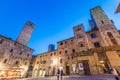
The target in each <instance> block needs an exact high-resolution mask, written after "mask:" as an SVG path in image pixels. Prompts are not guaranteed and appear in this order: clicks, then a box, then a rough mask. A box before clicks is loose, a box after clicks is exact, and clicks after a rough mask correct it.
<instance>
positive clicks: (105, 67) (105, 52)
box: [32, 6, 120, 77]
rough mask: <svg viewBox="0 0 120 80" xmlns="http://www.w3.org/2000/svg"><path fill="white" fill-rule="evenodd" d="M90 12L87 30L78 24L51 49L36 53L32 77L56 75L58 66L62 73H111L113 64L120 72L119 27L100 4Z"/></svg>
mask: <svg viewBox="0 0 120 80" xmlns="http://www.w3.org/2000/svg"><path fill="white" fill-rule="evenodd" d="M90 15H91V20H89V24H90V27H91V30H90V31H88V32H86V31H85V29H84V25H83V24H80V25H77V26H75V27H73V32H74V37H72V38H69V39H66V40H62V41H59V42H58V43H57V49H56V50H54V51H49V52H45V53H41V54H38V55H37V57H36V61H35V65H34V69H33V72H32V74H33V75H32V76H33V77H40V76H45V75H46V76H53V75H56V72H57V69H58V68H61V69H63V73H64V75H72V74H80V75H90V74H91V75H92V74H111V70H112V69H113V68H114V69H116V70H117V72H120V62H119V61H120V34H119V32H118V30H117V29H116V27H115V25H114V23H113V21H112V20H110V19H109V18H108V16H107V15H106V14H105V13H104V11H103V10H102V9H101V7H100V6H97V7H95V8H93V9H91V10H90Z"/></svg>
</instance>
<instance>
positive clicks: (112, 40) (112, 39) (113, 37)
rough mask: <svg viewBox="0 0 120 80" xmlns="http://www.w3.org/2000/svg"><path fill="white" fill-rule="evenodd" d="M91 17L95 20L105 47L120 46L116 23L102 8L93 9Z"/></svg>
mask: <svg viewBox="0 0 120 80" xmlns="http://www.w3.org/2000/svg"><path fill="white" fill-rule="evenodd" d="M91 16H92V19H93V20H94V22H95V24H96V26H97V28H98V29H99V32H100V34H101V36H102V40H103V41H104V46H112V45H118V44H120V38H119V37H120V35H119V34H118V31H117V29H116V28H115V26H114V23H113V22H112V21H111V20H110V19H109V18H108V16H107V15H106V14H105V12H104V11H103V10H102V9H101V7H100V6H97V7H95V8H93V9H91Z"/></svg>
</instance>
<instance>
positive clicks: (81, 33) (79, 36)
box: [73, 24, 88, 51]
mask: <svg viewBox="0 0 120 80" xmlns="http://www.w3.org/2000/svg"><path fill="white" fill-rule="evenodd" d="M73 31H74V37H75V40H76V44H77V45H76V49H77V51H83V50H86V49H87V48H88V38H87V35H86V32H85V29H84V26H83V24H80V25H78V26H75V27H74V28H73Z"/></svg>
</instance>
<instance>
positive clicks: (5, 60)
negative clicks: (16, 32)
mask: <svg viewBox="0 0 120 80" xmlns="http://www.w3.org/2000/svg"><path fill="white" fill-rule="evenodd" d="M29 24H30V23H29V22H28V23H26V26H25V27H24V29H23V31H22V32H21V34H20V36H19V37H18V39H17V41H14V40H12V39H10V38H7V37H5V36H2V35H0V65H1V66H0V77H26V75H27V74H28V73H27V71H28V67H29V64H30V61H31V58H32V53H33V51H34V50H33V49H31V48H29V47H28V46H26V44H27V43H28V40H29V38H30V36H31V32H32V30H33V27H32V26H29V27H30V28H28V25H29ZM31 25H32V24H31ZM30 30H31V31H30ZM27 35H28V37H26V36H27ZM25 40H26V41H25Z"/></svg>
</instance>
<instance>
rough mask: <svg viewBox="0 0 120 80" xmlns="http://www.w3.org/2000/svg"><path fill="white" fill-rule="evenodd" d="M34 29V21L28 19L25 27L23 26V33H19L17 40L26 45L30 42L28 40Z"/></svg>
mask: <svg viewBox="0 0 120 80" xmlns="http://www.w3.org/2000/svg"><path fill="white" fill-rule="evenodd" d="M33 29H34V24H33V23H32V22H30V21H28V22H27V23H26V24H25V25H24V27H23V29H22V31H21V33H20V34H19V36H18V38H17V40H16V41H17V42H18V43H20V44H23V45H25V46H26V45H27V44H28V41H29V39H30V37H31V35H32V32H33Z"/></svg>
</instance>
